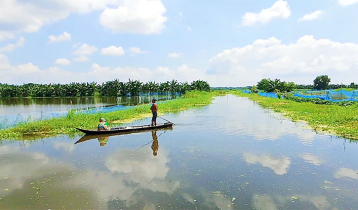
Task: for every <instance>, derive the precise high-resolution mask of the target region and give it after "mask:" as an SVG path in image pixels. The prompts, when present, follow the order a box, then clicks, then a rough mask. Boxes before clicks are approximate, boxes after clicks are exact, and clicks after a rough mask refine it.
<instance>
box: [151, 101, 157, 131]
mask: <svg viewBox="0 0 358 210" xmlns="http://www.w3.org/2000/svg"><path fill="white" fill-rule="evenodd" d="M155 102H156V100H155V99H154V98H153V100H152V106H151V107H150V110H152V114H153V117H152V126H157V116H158V113H157V112H158V105H157V103H155Z"/></svg>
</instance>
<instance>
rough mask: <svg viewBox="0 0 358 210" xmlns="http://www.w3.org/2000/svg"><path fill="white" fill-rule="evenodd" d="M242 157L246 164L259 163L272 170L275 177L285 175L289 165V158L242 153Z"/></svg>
mask: <svg viewBox="0 0 358 210" xmlns="http://www.w3.org/2000/svg"><path fill="white" fill-rule="evenodd" d="M243 156H244V160H245V161H246V163H249V164H257V163H260V164H261V165H262V166H264V167H267V168H270V169H272V170H273V171H274V172H275V174H277V175H283V174H286V173H287V171H288V168H289V166H290V165H291V160H290V158H289V157H282V158H273V157H271V156H270V155H255V154H251V153H244V155H243Z"/></svg>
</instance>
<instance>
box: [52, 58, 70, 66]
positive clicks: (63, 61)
mask: <svg viewBox="0 0 358 210" xmlns="http://www.w3.org/2000/svg"><path fill="white" fill-rule="evenodd" d="M55 64H57V65H64V66H67V65H70V64H71V61H69V60H68V59H65V58H59V59H57V60H56V61H55Z"/></svg>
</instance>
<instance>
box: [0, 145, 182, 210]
mask: <svg viewBox="0 0 358 210" xmlns="http://www.w3.org/2000/svg"><path fill="white" fill-rule="evenodd" d="M59 148H61V146H60V147H59ZM0 156H1V157H2V161H0V167H1V170H0V196H10V197H3V198H4V199H7V200H8V201H9V203H8V204H6V205H10V206H11V207H21V206H22V207H24V205H26V204H25V203H23V202H16V204H14V200H13V199H15V198H13V197H14V194H13V193H15V194H16V195H18V196H21V197H26V198H28V199H31V198H32V197H33V196H36V192H40V194H39V195H42V193H46V195H50V197H46V198H45V197H44V198H42V199H41V200H44V201H46V202H50V203H51V201H53V202H55V200H56V199H54V200H53V199H52V197H54V198H56V196H60V197H65V196H66V197H67V196H72V197H73V194H76V193H77V194H78V193H79V192H80V195H81V196H80V198H82V199H77V201H76V202H77V203H78V204H79V203H82V204H83V202H84V201H85V200H86V199H89V200H88V201H86V202H87V203H89V204H90V205H92V204H93V205H94V206H88V208H95V209H96V208H101V209H103V208H107V207H105V206H106V203H107V202H110V201H113V200H118V199H119V200H122V201H123V203H125V205H128V206H132V205H133V204H136V203H138V202H141V203H144V204H145V208H146V209H155V206H154V205H153V204H152V200H151V199H152V197H151V195H150V193H144V192H145V190H150V191H152V192H162V193H167V194H169V195H171V194H172V193H173V192H174V191H175V190H176V189H177V188H178V187H179V186H180V183H179V181H171V180H166V177H167V174H168V172H169V167H168V166H167V164H168V163H169V158H168V153H167V152H165V150H162V152H161V153H158V156H156V157H154V156H152V154H151V152H148V151H146V150H139V151H137V152H132V151H128V150H119V151H116V152H114V153H112V154H110V155H108V156H107V158H106V159H105V165H106V166H105V168H102V169H98V168H91V170H82V169H78V168H76V167H74V166H73V165H72V164H67V163H64V162H61V161H58V160H57V159H55V158H52V157H49V156H47V155H45V154H43V153H40V152H27V151H26V150H22V149H20V148H18V147H12V146H2V147H0ZM30 182H31V183H34V184H30ZM34 187H35V188H34ZM38 187H40V188H38ZM36 189H38V190H40V191H36ZM138 190H139V191H142V193H136V192H138ZM143 190H144V192H143ZM29 192H30V193H29ZM77 197H78V196H77ZM93 198H95V199H94V200H93ZM47 200H48V201H47ZM66 200H71V199H70V198H68V199H67V198H66ZM10 201H11V202H10ZM24 202H25V201H24ZM86 202H84V203H86ZM40 204H41V202H40ZM40 204H39V203H34V204H31V206H36V205H40ZM52 204H53V203H52ZM3 205H4V204H3ZM3 205H0V206H3ZM64 205H65V204H64ZM101 205H105V206H101ZM26 206H28V205H26ZM52 206H53V205H52ZM84 206H85V205H84ZM22 207H21V208H22ZM132 207H133V206H132ZM38 208H43V206H42V207H40V206H38Z"/></svg>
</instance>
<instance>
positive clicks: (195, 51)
mask: <svg viewBox="0 0 358 210" xmlns="http://www.w3.org/2000/svg"><path fill="white" fill-rule="evenodd" d="M357 11H358V0H300V1H297V0H286V1H284V0H221V1H214V0H102V1H98V0H76V1H74V0H46V1H45V0H32V1H27V0H2V1H0V73H1V74H0V75H1V76H0V83H7V84H25V83H42V84H48V83H62V84H63V83H70V82H92V81H95V82H98V83H102V82H105V81H110V80H114V79H119V80H120V81H123V82H126V81H128V80H129V79H132V80H140V81H141V82H148V81H155V82H165V81H170V80H173V79H175V80H178V81H179V82H185V81H187V82H192V81H194V80H198V79H201V80H205V81H208V82H209V84H210V85H211V86H213V87H217V86H221V87H225V86H227V87H229V86H230V87H241V86H250V85H256V84H257V82H258V81H260V80H261V79H263V78H271V79H276V78H278V79H281V80H282V81H290V82H295V83H297V84H312V83H313V80H314V79H315V77H316V76H319V75H328V76H329V77H330V78H331V83H333V84H341V83H343V84H350V83H351V82H355V83H358V36H357V35H358V27H357V22H358V13H357Z"/></svg>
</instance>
